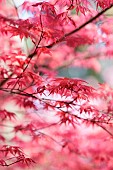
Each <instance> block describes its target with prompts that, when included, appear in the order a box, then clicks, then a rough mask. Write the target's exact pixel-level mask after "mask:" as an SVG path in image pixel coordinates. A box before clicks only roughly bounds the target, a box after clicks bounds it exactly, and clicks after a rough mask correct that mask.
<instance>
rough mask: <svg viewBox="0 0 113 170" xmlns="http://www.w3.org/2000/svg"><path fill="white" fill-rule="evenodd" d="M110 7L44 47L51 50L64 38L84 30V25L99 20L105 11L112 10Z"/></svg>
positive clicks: (112, 5)
mask: <svg viewBox="0 0 113 170" xmlns="http://www.w3.org/2000/svg"><path fill="white" fill-rule="evenodd" d="M112 7H113V4H111V5H110V6H109V7H107V8H105V9H103V10H102V11H101V12H99V13H98V14H97V15H95V16H94V17H92V18H90V19H89V20H88V21H86V22H85V23H83V24H82V25H80V26H79V27H78V28H76V29H75V30H73V31H71V32H69V33H67V34H65V35H64V37H61V38H60V39H59V40H58V41H56V42H53V43H52V44H50V45H48V46H46V47H47V48H51V47H53V46H54V45H55V44H57V43H59V42H61V41H63V40H64V39H65V38H66V37H68V36H70V35H72V34H74V33H76V32H78V31H80V30H81V29H82V28H84V27H85V26H86V25H88V24H89V23H91V22H93V21H94V20H96V19H97V18H99V17H100V16H101V15H102V14H104V13H105V12H106V11H107V10H109V9H110V8H112Z"/></svg>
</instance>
